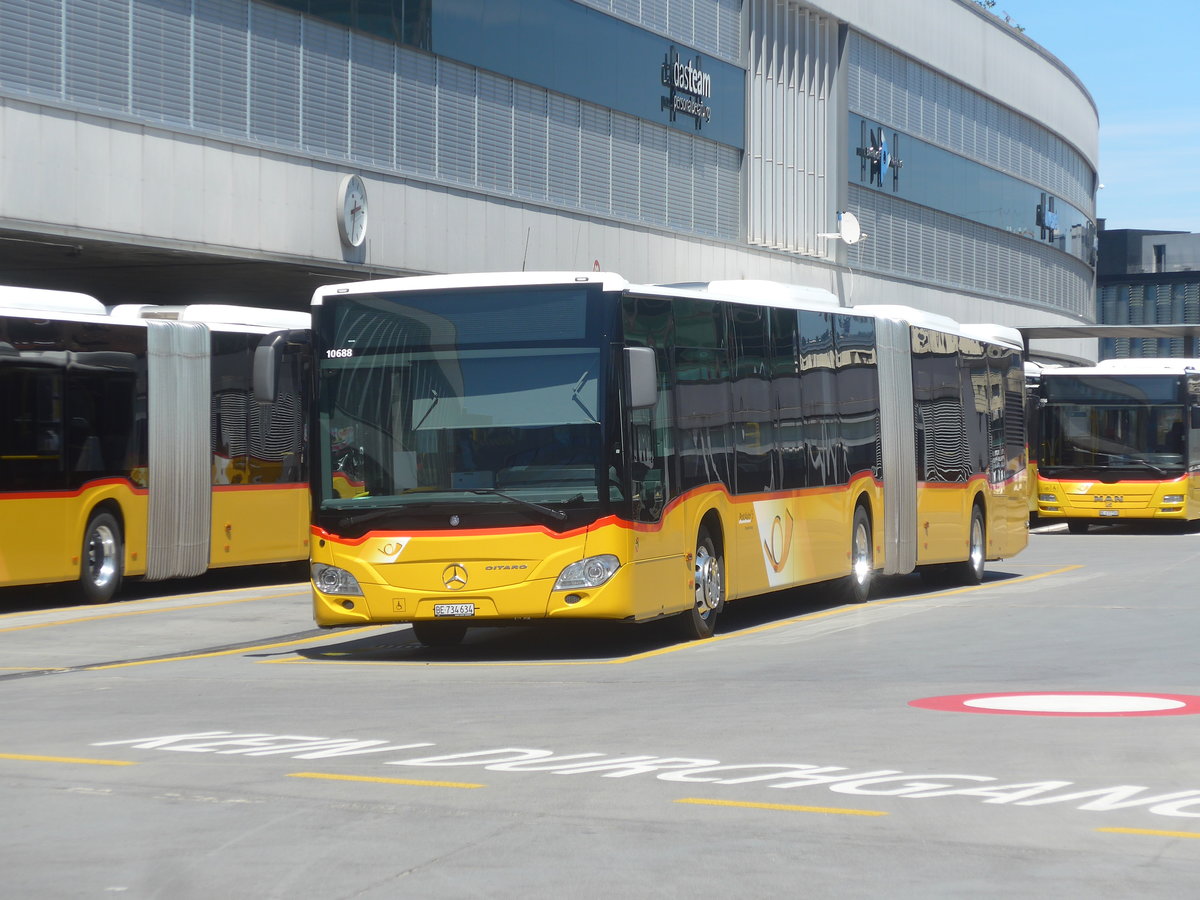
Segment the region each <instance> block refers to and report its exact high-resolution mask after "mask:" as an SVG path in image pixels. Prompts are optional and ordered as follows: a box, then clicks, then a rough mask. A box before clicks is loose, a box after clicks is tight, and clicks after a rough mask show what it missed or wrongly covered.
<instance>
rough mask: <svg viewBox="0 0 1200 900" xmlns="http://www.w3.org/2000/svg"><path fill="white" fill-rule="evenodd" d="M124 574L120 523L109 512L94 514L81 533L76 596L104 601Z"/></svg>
mask: <svg viewBox="0 0 1200 900" xmlns="http://www.w3.org/2000/svg"><path fill="white" fill-rule="evenodd" d="M124 577H125V541H124V539H123V537H122V535H121V525H120V523H118V522H117V519H116V517H115V516H114V515H113V514H112V513H107V512H98V513H95V514H94V515H93V516H92V517H91V518H90V519H88V523H87V528H86V529H84V532H83V547H82V551H81V552H80V554H79V582H78V592H79V596H80V598H81V599H82V600H83V601H84V602H85V603H107V602H108V601H109V600H111V599H112V598H113V597H114V596H115V595H116V593H117V591H118V590H120V589H121V581H122V580H123V579H124Z"/></svg>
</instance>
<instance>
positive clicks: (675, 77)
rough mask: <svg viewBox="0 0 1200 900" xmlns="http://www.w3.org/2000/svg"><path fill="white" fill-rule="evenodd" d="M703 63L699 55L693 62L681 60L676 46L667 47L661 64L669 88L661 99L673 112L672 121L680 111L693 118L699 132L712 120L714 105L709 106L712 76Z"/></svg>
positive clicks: (668, 109)
mask: <svg viewBox="0 0 1200 900" xmlns="http://www.w3.org/2000/svg"><path fill="white" fill-rule="evenodd" d="M700 64H701V59H700V57H699V56H697V57H696V58H695V59H694V60H692V61H684V60H682V59H680V57H679V51H678V50H676V49H675V47H673V46H672V47H671V48H670V49H669V50H667V55H666V58H665V59H664V60H663V64H662V83H663V86H664V87H666V88H668V89H669V91H670V92H669V93H668V94H667V96H665V97H663V98H662V108H663V109H665V110H667V111H668V112H669V113H670V116H671V121H672V122H674V121H675V120H676V116H677V115H678V114H680V113H682V114H683V115H685V116H689V117H691V119H692V120H693V121H694V122H695V123H696V130H697V131H699V130H700V128H701V127H702V126H703V124H704V123H705V122H708V121H710V120H711V119H712V107H711V106H709V105H708V99H709V98H710V97H711V96H712V76H711V75H709V74H708V73H707V72H705V71H704V70H703V69H702V68H701V67H700Z"/></svg>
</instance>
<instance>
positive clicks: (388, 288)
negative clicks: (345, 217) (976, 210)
mask: <svg viewBox="0 0 1200 900" xmlns="http://www.w3.org/2000/svg"><path fill="white" fill-rule="evenodd" d="M572 284H600V285H601V286H602V287H603V289H604V290H609V291H627V292H629V293H632V294H637V295H640V296H650V297H667V298H670V297H697V298H699V297H704V298H708V299H721V300H726V301H730V302H734V303H745V304H748V305H752V306H774V307H782V308H785V309H812V310H819V311H827V310H829V309H839V310H841V311H843V312H846V313H850V314H852V315H861V316H869V317H872V318H883V319H895V320H899V321H903V322H907V323H908V324H909V325H915V326H918V327H922V328H929V329H932V330H935V331H942V332H946V333H948V334H958V335H962V336H964V337H969V338H973V339H974V340H977V341H982V342H985V343H993V344H1002V345H1004V346H1007V347H1011V348H1013V349H1017V350H1022V349H1024V343H1023V341H1022V339H1021V334H1020V332H1019V331H1017V329H1015V328H1009V327H1006V326H1003V325H990V324H962V323H959V322H956V321H954V320H953V319H950V318H948V317H946V316H941V315H938V314H937V313H931V312H926V311H925V310H920V309H915V308H913V307H909V306H899V305H887V304H872V305H863V306H850V307H842V306H841V305H840V304H839V301H838V298H837V297H836V295H834V294H833V293H831V292H830V291H827V290H825V289H824V288H816V287H809V286H807V285H797V284H788V283H785V282H779V281H761V280H753V279H744V280H739V279H729V280H718V281H705V282H686V283H679V284H631V283H630V282H628V281H627V280H626V279H625V278H623V277H622V276H620V275H617V274H616V273H613V272H470V273H464V274H456V275H414V276H410V277H407V278H388V279H381V280H376V281H356V282H350V283H348V284H332V285H325V286H323V287H319V288H317V290H316V291H315V292H314V293H313V305H314V306H320V305H322V303H323V302H324V299H325V298H326V297H331V296H345V295H352V294H376V293H394V292H404V291H438V290H455V289H459V290H465V289H470V288H485V287H521V286H552V285H572Z"/></svg>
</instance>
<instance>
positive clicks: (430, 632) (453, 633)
mask: <svg viewBox="0 0 1200 900" xmlns="http://www.w3.org/2000/svg"><path fill="white" fill-rule="evenodd" d="M412 630H413V634H414V635H415V636H416V638H417V640H418V641H420V642H421V643H422V644H424V645H425V646H426V647H454V646H456V645H458V644H461V643H462V639H463V638H464V637H466V634H467V626H466V625H464V624H463V623H462V622H413V623H412Z"/></svg>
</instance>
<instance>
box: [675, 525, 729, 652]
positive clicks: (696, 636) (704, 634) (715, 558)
mask: <svg viewBox="0 0 1200 900" xmlns="http://www.w3.org/2000/svg"><path fill="white" fill-rule="evenodd" d="M692 590H693V602H692V608H691V609H689V610H687V611H686V612H684V613H683V614H682V615H680V616H679V625H680V631H681V632H682V634H683V637H684V638H685V639H686V640H689V641H693V640H703V639H704V638H709V637H712V635H713V630H714V629H715V628H716V625H717V614H718V613H719V612H720V611H721V610H722V609H723V608H724V606H725V556H724V554H723V553H722V552H721V550H720V548H719V547H718V546H717V542H716V541H714V540H713V538H712V536H711V535H710V534H709V533H708V529H707V528H704V527H701V529H700V533H699V534H697V535H696V556H695V558H694V560H693V569H692Z"/></svg>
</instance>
